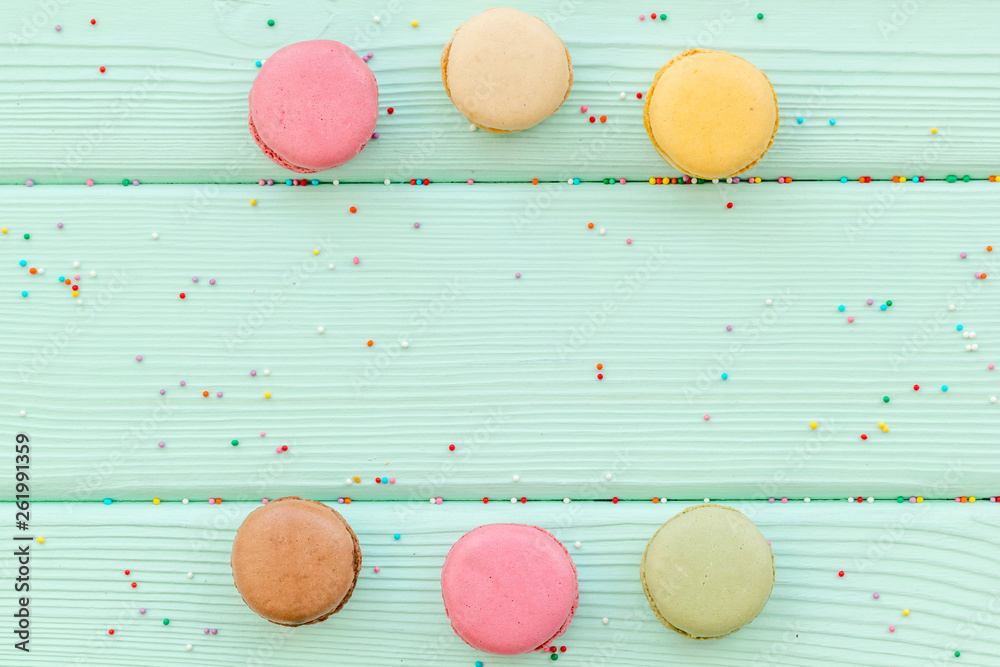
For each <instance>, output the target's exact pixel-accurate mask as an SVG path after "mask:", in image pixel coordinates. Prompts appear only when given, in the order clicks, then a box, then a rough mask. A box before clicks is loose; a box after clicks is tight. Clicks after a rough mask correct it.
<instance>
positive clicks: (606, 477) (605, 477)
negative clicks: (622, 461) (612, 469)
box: [604, 473, 611, 482]
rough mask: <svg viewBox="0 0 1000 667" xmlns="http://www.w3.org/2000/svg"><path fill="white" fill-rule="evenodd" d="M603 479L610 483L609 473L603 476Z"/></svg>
mask: <svg viewBox="0 0 1000 667" xmlns="http://www.w3.org/2000/svg"><path fill="white" fill-rule="evenodd" d="M604 479H606V480H608V481H609V482H610V481H611V473H608V474H607V475H605V476H604Z"/></svg>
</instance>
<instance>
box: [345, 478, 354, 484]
mask: <svg viewBox="0 0 1000 667" xmlns="http://www.w3.org/2000/svg"><path fill="white" fill-rule="evenodd" d="M344 483H345V484H347V486H350V485H351V484H354V480H353V479H351V478H347V479H346V480H344Z"/></svg>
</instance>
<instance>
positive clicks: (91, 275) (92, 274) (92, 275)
mask: <svg viewBox="0 0 1000 667" xmlns="http://www.w3.org/2000/svg"><path fill="white" fill-rule="evenodd" d="M38 272H39V273H41V272H42V270H41V269H39V270H38ZM90 277H91V278H96V277H97V271H91V272H90Z"/></svg>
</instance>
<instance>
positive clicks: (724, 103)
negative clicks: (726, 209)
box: [643, 49, 779, 179]
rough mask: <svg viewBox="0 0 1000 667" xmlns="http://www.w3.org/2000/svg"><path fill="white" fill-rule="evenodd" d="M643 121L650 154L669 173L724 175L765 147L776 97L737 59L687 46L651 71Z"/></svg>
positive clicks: (753, 160)
mask: <svg viewBox="0 0 1000 667" xmlns="http://www.w3.org/2000/svg"><path fill="white" fill-rule="evenodd" d="M643 120H644V123H645V125H646V132H647V133H648V134H649V138H650V140H651V141H652V142H653V145H654V146H655V147H656V150H657V152H659V154H660V155H661V156H662V157H663V159H664V160H666V161H667V162H668V163H670V165H671V166H673V167H674V168H675V169H677V170H678V171H681V172H683V173H685V174H690V175H692V176H697V177H698V178H707V179H709V178H728V177H730V176H735V175H737V174H740V173H743V172H744V171H746V170H747V169H750V168H751V167H753V166H754V165H755V164H757V162H759V161H760V159H761V158H762V157H763V156H764V154H765V153H767V151H768V149H770V147H771V144H772V143H773V142H774V135H775V133H776V132H777V131H778V124H779V117H778V100H777V97H776V96H775V93H774V88H773V87H772V86H771V82H770V80H769V79H768V78H767V76H766V75H765V74H764V73H763V72H761V71H760V70H759V69H757V68H756V67H754V66H753V65H752V64H750V63H749V62H747V61H746V60H744V59H743V58H740V57H738V56H734V55H733V54H731V53H726V52H724V51H711V50H706V49H689V50H687V51H684V52H683V53H681V54H679V55H677V56H675V57H674V58H673V59H671V60H670V62H668V63H667V64H666V65H664V66H663V67H662V68H660V71H658V72H657V73H656V76H655V77H654V79H653V83H652V85H651V86H650V89H649V93H648V94H647V95H646V104H645V107H644V112H643Z"/></svg>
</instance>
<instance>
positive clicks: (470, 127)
mask: <svg viewBox="0 0 1000 667" xmlns="http://www.w3.org/2000/svg"><path fill="white" fill-rule="evenodd" d="M478 129H479V128H478V127H476V124H475V123H469V131H470V132H475V131H476V130H478Z"/></svg>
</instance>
